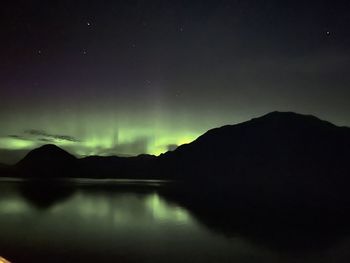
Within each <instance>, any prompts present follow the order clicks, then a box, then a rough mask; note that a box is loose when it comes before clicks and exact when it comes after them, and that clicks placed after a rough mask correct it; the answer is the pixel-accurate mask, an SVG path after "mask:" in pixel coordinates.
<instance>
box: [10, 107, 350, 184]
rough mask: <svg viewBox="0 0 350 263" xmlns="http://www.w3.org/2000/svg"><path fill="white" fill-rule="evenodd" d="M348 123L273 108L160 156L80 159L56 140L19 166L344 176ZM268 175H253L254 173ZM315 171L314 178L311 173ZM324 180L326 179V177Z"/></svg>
mask: <svg viewBox="0 0 350 263" xmlns="http://www.w3.org/2000/svg"><path fill="white" fill-rule="evenodd" d="M349 159H350V128H347V127H338V126H335V125H333V124H332V123H330V122H327V121H323V120H320V119H318V118H317V117H314V116H311V115H302V114H297V113H293V112H271V113H268V114H266V115H264V116H262V117H259V118H254V119H252V120H249V121H246V122H243V123H239V124H236V125H226V126H223V127H220V128H214V129H211V130H209V131H208V132H206V133H204V134H203V135H201V136H200V137H198V138H197V139H196V140H195V141H193V142H192V143H189V144H186V145H181V146H179V147H178V148H177V149H175V150H174V151H169V152H167V153H164V154H161V155H160V156H159V157H155V156H151V155H140V156H136V157H117V156H112V157H101V156H90V157H85V158H82V159H77V158H76V157H74V156H73V155H71V154H70V153H68V152H66V151H64V150H62V149H60V148H59V147H57V146H55V145H44V146H42V147H40V148H38V149H35V150H33V151H31V152H29V153H28V154H27V155H26V156H25V158H23V159H22V160H21V161H20V162H18V163H17V164H16V165H15V167H16V168H17V171H19V173H20V174H21V175H22V176H31V177H33V176H34V177H36V176H38V177H42V176H44V177H96V178H104V177H111V178H125V177H135V178H139V177H144V178H150V177H151V178H153V177H158V178H168V177H169V178H175V179H187V180H191V179H194V180H197V179H204V178H207V179H215V178H230V179H232V180H239V181H240V182H246V183H248V182H249V181H251V180H253V179H254V180H258V181H259V180H263V179H262V178H267V177H269V178H274V177H275V179H276V178H278V180H280V179H279V178H284V177H288V176H293V177H295V176H302V175H303V174H309V175H308V178H309V177H310V176H311V175H312V176H317V177H318V178H329V176H330V175H331V174H333V175H334V174H337V175H338V177H339V178H340V177H341V178H343V179H344V178H345V177H346V176H345V175H347V174H348V172H349V170H350V169H349V165H348V163H349ZM256 173H260V174H264V176H262V177H261V178H255V176H252V175H253V174H256ZM312 176H311V177H312ZM325 180H326V179H325Z"/></svg>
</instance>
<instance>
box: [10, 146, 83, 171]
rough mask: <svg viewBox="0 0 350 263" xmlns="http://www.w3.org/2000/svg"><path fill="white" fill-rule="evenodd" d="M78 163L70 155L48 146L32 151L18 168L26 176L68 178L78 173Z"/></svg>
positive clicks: (55, 147) (18, 164)
mask: <svg viewBox="0 0 350 263" xmlns="http://www.w3.org/2000/svg"><path fill="white" fill-rule="evenodd" d="M76 162H77V158H75V157H74V156H73V155H71V154H70V153H68V152H66V151H65V150H63V149H61V148H59V147H57V146H56V145H52V144H48V145H44V146H41V147H40V148H37V149H34V150H32V151H30V152H29V153H28V154H27V155H26V156H25V157H24V158H23V159H22V160H21V161H20V162H18V163H17V164H16V167H17V168H18V169H19V171H20V172H21V174H22V175H24V176H32V177H68V176H72V174H74V172H75V171H76Z"/></svg>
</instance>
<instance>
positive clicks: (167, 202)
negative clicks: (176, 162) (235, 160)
mask: <svg viewBox="0 0 350 263" xmlns="http://www.w3.org/2000/svg"><path fill="white" fill-rule="evenodd" d="M164 184H165V185H164ZM167 184H169V183H164V182H161V181H113V180H109V181H91V180H75V181H74V182H69V184H64V186H62V187H56V186H55V185H51V186H45V185H41V184H36V185H34V184H29V185H28V184H25V183H23V182H17V181H8V180H2V181H1V182H0V256H2V257H4V258H6V259H8V260H10V261H11V262H15V263H16V262H18V263H21V262H23V263H24V262H249V263H254V262H270V263H273V262H279V263H280V262H317V263H319V262H327V263H328V262H350V261H349V260H350V238H348V236H347V235H346V234H344V235H341V233H342V230H340V231H339V229H337V231H338V232H340V234H339V233H338V232H337V233H332V230H330V231H329V227H330V226H329V225H328V226H327V233H324V234H323V233H322V228H320V230H319V231H318V230H317V231H315V230H313V231H312V232H311V233H309V232H308V231H305V232H304V231H300V232H298V233H295V230H294V229H292V230H291V231H288V229H287V230H286V229H282V230H281V231H285V232H284V233H277V234H276V233H271V235H269V233H268V231H267V233H266V232H265V231H262V230H261V229H264V226H260V227H258V228H257V230H256V231H257V232H256V233H255V232H254V230H252V231H251V232H250V231H249V228H250V225H249V224H248V223H247V225H245V223H244V220H243V222H242V221H240V223H239V224H238V223H237V222H236V221H234V219H233V220H232V219H231V218H230V220H231V221H232V225H234V224H237V225H235V226H232V229H236V231H232V232H231V231H229V230H226V228H225V227H223V226H224V225H227V224H228V222H227V220H225V211H221V212H220V214H217V215H215V214H214V215H213V214H210V211H205V212H204V213H202V215H201V216H198V215H197V214H198V213H197V211H191V210H190V209H189V208H185V207H186V205H184V203H183V202H177V201H176V198H168V197H164V196H167V194H163V192H162V189H163V188H164V187H167V186H166V185H167ZM180 199H181V198H180ZM188 207H191V206H188ZM202 207H205V205H204V206H202ZM224 207H225V206H221V208H220V209H224ZM213 213H218V212H217V210H215V212H213ZM227 213H228V214H229V217H231V216H232V211H230V212H229V211H227ZM206 214H207V215H208V217H211V216H212V218H216V219H217V220H213V219H212V218H209V219H208V218H205V215H206ZM203 215H204V216H203ZM237 217H239V215H237ZM206 219H208V220H206ZM231 221H229V223H230V222H231ZM262 224H263V223H262ZM269 227H270V228H271V226H269ZM246 228H248V231H247V229H246ZM291 228H293V227H292V226H291ZM227 229H229V228H227ZM242 229H244V231H240V230H242ZM225 231H226V232H225ZM259 231H261V234H260V232H259ZM276 231H277V232H278V231H279V230H276ZM344 231H345V230H344ZM333 234H334V235H333ZM289 235H293V237H290V236H289ZM289 239H293V242H291V243H289V242H288V241H289ZM298 243H299V244H300V246H298Z"/></svg>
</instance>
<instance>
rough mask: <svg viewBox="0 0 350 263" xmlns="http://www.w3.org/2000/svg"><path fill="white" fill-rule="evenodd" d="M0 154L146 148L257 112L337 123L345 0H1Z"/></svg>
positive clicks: (347, 24) (349, 89) (347, 51)
mask: <svg viewBox="0 0 350 263" xmlns="http://www.w3.org/2000/svg"><path fill="white" fill-rule="evenodd" d="M0 33H1V42H0V127H1V129H0V162H7V163H11V162H12V163H13V162H15V161H17V160H18V158H20V157H21V156H23V154H24V153H25V152H27V151H28V150H30V149H33V148H35V147H38V146H40V145H42V144H47V143H55V144H57V145H58V146H61V147H63V148H64V149H66V150H69V151H71V152H72V153H73V154H76V155H77V156H85V155H92V154H99V155H114V154H117V155H136V154H140V153H151V154H159V153H161V152H164V151H166V150H168V149H173V148H175V147H176V145H179V144H183V143H187V142H190V141H192V140H193V139H195V138H196V137H198V136H199V135H200V134H202V133H203V132H205V131H206V130H208V129H211V128H214V127H217V126H221V125H224V124H234V123H238V122H242V121H245V120H248V119H250V118H252V117H257V116H260V115H263V114H265V113H267V112H270V111H274V110H280V111H295V112H299V113H307V114H314V115H317V116H318V117H320V118H323V119H327V120H329V121H332V122H334V123H335V124H338V125H347V126H350V104H349V101H350V84H349V83H350V1H348V0H347V1H336V0H333V1H331V0H329V1H328V0H327V1H323V0H319V1H307V0H306V1H290V0H283V1H281V0H270V1H262V0H260V1H257V0H252V1H249V0H231V1H225V0H222V1H220V0H216V1H192V0H191V1H189V0H186V1H181V0H177V1H167V0H159V1H151V0H143V1H136V0H135V1H129V0H128V1H117V0H114V1H103V0H99V1H73V0H69V1H68V0H60V1H51V0H50V1H48V0H45V1H30V0H26V1H15V0H14V1H3V2H2V3H1V8H0Z"/></svg>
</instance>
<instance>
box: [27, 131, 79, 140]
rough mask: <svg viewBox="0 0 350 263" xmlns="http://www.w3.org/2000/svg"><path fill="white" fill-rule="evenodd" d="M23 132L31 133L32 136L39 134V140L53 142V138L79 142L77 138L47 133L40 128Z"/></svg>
mask: <svg viewBox="0 0 350 263" xmlns="http://www.w3.org/2000/svg"><path fill="white" fill-rule="evenodd" d="M24 133H25V134H28V135H32V136H40V138H39V140H40V141H47V142H54V141H55V140H59V141H69V142H80V141H79V140H78V139H77V138H75V137H73V136H69V135H61V134H49V133H47V132H45V131H42V130H35V129H30V130H25V131H24Z"/></svg>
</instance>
